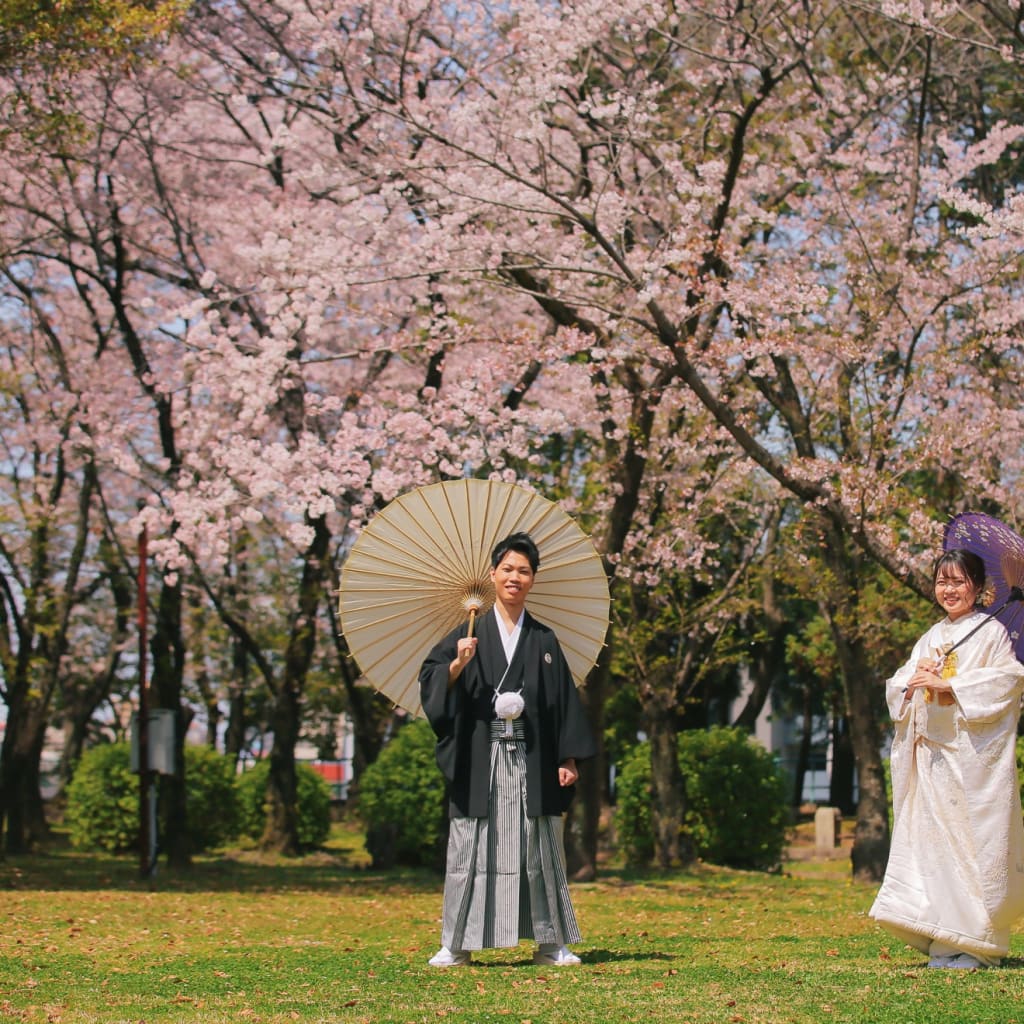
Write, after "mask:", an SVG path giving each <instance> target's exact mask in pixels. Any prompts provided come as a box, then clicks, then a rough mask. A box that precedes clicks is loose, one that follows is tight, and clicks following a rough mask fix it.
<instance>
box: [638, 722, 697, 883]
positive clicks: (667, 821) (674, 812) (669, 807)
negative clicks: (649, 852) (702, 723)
mask: <svg viewBox="0 0 1024 1024" xmlns="http://www.w3.org/2000/svg"><path fill="white" fill-rule="evenodd" d="M651 710H653V711H654V712H655V713H653V714H648V716H647V735H648V738H649V739H650V743H651V824H652V827H653V829H654V856H655V859H656V861H657V864H658V867H659V868H662V869H663V870H667V869H669V868H676V867H681V866H683V865H686V864H689V863H690V862H691V861H692V860H693V847H692V845H691V844H690V842H689V841H688V840H687V839H686V837H685V833H684V826H685V823H686V789H685V783H684V781H683V774H682V772H681V771H680V770H679V733H678V730H677V729H676V726H675V718H674V716H673V715H672V714H670V713H669V714H666V713H664V710H663V709H661V711H660V713H659V709H657V708H654V709H651Z"/></svg>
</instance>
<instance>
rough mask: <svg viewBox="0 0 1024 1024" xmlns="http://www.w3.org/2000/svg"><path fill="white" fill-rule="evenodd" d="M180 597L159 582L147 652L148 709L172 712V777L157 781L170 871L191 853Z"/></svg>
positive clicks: (163, 844)
mask: <svg viewBox="0 0 1024 1024" xmlns="http://www.w3.org/2000/svg"><path fill="white" fill-rule="evenodd" d="M181 613H182V593H181V587H180V586H179V585H177V584H175V585H173V586H172V585H171V584H169V583H167V582H163V583H162V584H161V587H160V597H159V600H158V602H157V614H156V621H155V623H154V629H153V636H152V639H151V641H150V650H151V652H152V655H153V681H152V692H153V696H154V698H155V699H154V700H152V701H151V702H150V705H149V706H150V707H151V708H167V709H169V710H171V711H173V712H174V723H175V727H174V767H175V771H174V774H173V775H165V776H163V777H162V778H161V780H160V804H161V814H160V821H161V823H162V825H163V834H162V835H161V836H160V837H159V838H160V849H161V850H162V851H164V852H165V853H166V855H167V864H168V866H170V867H188V866H189V865H190V864H191V863H192V853H191V849H190V844H189V838H188V808H187V799H186V790H185V731H186V729H187V727H188V724H189V722H190V721H191V719H192V713H191V711H190V710H189V709H187V708H186V707H184V706H183V704H182V700H181V685H182V678H183V675H184V670H185V641H184V638H183V637H182V630H181Z"/></svg>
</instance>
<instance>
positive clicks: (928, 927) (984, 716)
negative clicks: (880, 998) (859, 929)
mask: <svg viewBox="0 0 1024 1024" xmlns="http://www.w3.org/2000/svg"><path fill="white" fill-rule="evenodd" d="M984 619H985V616H984V615H983V613H981V612H972V613H970V614H968V615H964V616H962V617H961V618H959V619H957V620H956V622H951V621H950V620H949V619H948V618H946V619H943V620H942V621H941V622H939V623H937V624H936V625H934V626H932V628H931V629H929V630H928V632H927V633H925V635H924V636H923V637H921V639H920V640H918V642H917V643H916V644H915V646H914V650H913V653H912V654H911V656H910V660H909V661H908V662H907V663H906V664H905V665H904V666H903V667H902V668H900V669H899V671H898V672H896V674H895V675H894V676H893V677H892V678H891V679H889V680H888V681H887V683H886V701H887V703H888V705H889V711H890V713H891V715H892V718H893V722H894V724H895V730H896V732H895V738H894V739H893V744H892V758H891V766H892V795H893V812H894V826H893V836H892V846H891V848H890V852H889V863H888V866H887V867H886V871H885V878H884V880H883V882H882V887H881V889H880V890H879V892H878V896H877V897H876V899H875V902H874V905H873V906H872V908H871V910H870V916H871V917H873V918H875V919H876V920H877V921H878V922H879V923H881V924H882V925H884V926H885V927H886V928H887V929H888V930H889V931H891V932H893V933H894V934H895V935H896V936H898V937H899V938H900V939H902V940H903V941H904V942H906V943H908V944H909V945H911V946H913V947H914V948H916V949H919V950H921V951H922V952H925V953H931V954H932V955H933V956H934V955H936V954H937V953H946V952H949V951H950V950H953V951H958V952H964V953H970V954H971V955H972V956H974V957H976V958H977V959H978V960H980V961H981V962H982V963H986V964H995V963H998V961H999V960H1000V959H1001V958H1002V957H1003V956H1005V955H1006V953H1007V951H1008V949H1009V944H1010V928H1011V926H1012V925H1013V924H1014V922H1015V921H1016V920H1017V918H1019V917H1020V916H1021V915H1022V914H1024V824H1022V821H1021V803H1020V791H1019V788H1018V787H1019V783H1018V780H1017V762H1016V756H1015V755H1016V749H1015V748H1016V739H1017V720H1018V717H1019V714H1020V704H1021V694H1022V691H1024V666H1022V665H1021V663H1020V662H1018V661H1017V659H1016V658H1015V657H1014V654H1013V648H1012V646H1011V644H1010V639H1009V637H1008V635H1007V633H1006V629H1005V627H1004V626H1003V625H1002V624H1001V623H999V622H997V621H996V620H994V619H993V620H990V621H989V622H987V623H986V624H985V625H983V626H982V627H981V628H980V629H979V630H978V632H977V633H975V634H974V636H972V637H970V639H968V640H966V641H965V642H964V645H963V646H962V647H959V648H958V649H957V650H955V651H953V652H952V654H951V655H950V656H949V660H948V662H947V665H946V667H945V670H944V672H943V675H944V677H948V678H950V682H951V685H952V689H953V696H954V702H953V703H952V704H948V705H942V704H940V703H939V700H938V698H937V697H936V698H935V699H934V700H932V701H927V700H926V699H925V692H924V691H921V690H918V691H916V692H915V693H914V694H913V699H912V700H909V701H908V700H906V696H907V695H906V693H905V692H904V690H905V688H906V685H907V683H908V682H909V681H910V678H911V677H912V676H913V674H914V672H915V670H916V666H917V663H918V662H919V661H920V660H921V659H922V658H928V657H932V658H934V657H936V655H937V653H941V652H942V651H944V650H948V649H949V647H950V646H951V645H952V644H954V643H956V642H957V641H958V640H960V639H961V638H962V637H964V636H966V635H967V634H968V633H969V632H970V631H971V630H972V629H974V628H975V627H976V626H978V625H979V623H981V622H983V620H984ZM954 659H955V660H954Z"/></svg>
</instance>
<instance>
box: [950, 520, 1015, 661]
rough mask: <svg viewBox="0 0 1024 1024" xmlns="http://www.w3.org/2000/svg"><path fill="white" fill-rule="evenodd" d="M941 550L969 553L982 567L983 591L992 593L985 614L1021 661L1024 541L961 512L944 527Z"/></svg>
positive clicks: (994, 524) (990, 522)
mask: <svg viewBox="0 0 1024 1024" xmlns="http://www.w3.org/2000/svg"><path fill="white" fill-rule="evenodd" d="M942 547H943V550H945V551H951V550H952V549H953V548H963V549H964V550H966V551H972V552H973V553H974V554H976V555H978V556H979V557H980V558H981V559H982V561H983V562H984V563H985V577H986V579H987V585H986V590H988V589H989V588H992V590H994V596H993V597H992V600H991V601H990V602H989V603H988V604H987V605H986V609H985V610H986V611H987V612H988V614H989V616H990V617H994V618H997V619H998V620H999V621H1000V622H1001V623H1002V624H1003V625H1004V626H1006V631H1007V632H1008V633H1009V634H1010V642H1011V643H1012V644H1013V653H1014V654H1015V655H1016V656H1017V660H1018V661H1024V539H1022V538H1021V537H1020V535H1019V534H1017V533H1015V532H1014V531H1013V530H1011V529H1010V527H1009V526H1007V525H1006V524H1005V523H1003V522H1000V521H999V520H998V519H994V518H993V517H992V516H989V515H985V513H984V512H961V513H960V514H959V515H956V516H954V517H953V518H952V519H951V520H950V521H949V522H948V523H947V524H946V530H945V533H944V535H943V541H942ZM973 632H974V631H973V630H972V633H973ZM968 635H971V634H968ZM964 639H967V638H966V637H964ZM962 642H963V641H961V643H962Z"/></svg>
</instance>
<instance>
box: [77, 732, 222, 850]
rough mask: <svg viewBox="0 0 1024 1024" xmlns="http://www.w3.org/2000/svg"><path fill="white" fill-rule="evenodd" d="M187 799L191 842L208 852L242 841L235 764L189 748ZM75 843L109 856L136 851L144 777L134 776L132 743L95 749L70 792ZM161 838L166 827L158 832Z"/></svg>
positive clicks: (87, 754) (82, 764) (84, 760)
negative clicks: (141, 778) (140, 788)
mask: <svg viewBox="0 0 1024 1024" xmlns="http://www.w3.org/2000/svg"><path fill="white" fill-rule="evenodd" d="M185 794H186V801H187V805H186V807H187V810H186V815H187V822H186V827H187V829H188V842H189V845H190V847H191V849H192V850H194V851H198V850H205V849H208V848H209V847H211V846H218V845H220V844H222V843H225V842H228V841H229V840H231V839H234V838H235V837H236V836H237V835H238V821H237V810H236V809H237V799H236V796H235V781H234V762H233V761H232V760H231V759H230V758H227V757H225V756H224V755H223V754H218V753H217V752H216V751H215V750H211V749H210V748H209V747H201V746H195V745H191V744H189V745H186V747H185ZM67 796H68V809H67V824H68V828H69V831H70V835H71V842H72V844H73V845H75V846H76V847H79V848H82V849H100V850H106V851H107V852H108V853H121V852H124V851H126V850H137V849H138V845H139V843H138V840H139V777H138V775H136V774H135V773H134V772H132V771H131V753H130V749H129V746H128V744H127V743H107V744H104V745H102V746H98V747H91V748H90V749H89V750H87V751H86V752H85V753H84V754H83V755H82V760H81V761H80V762H79V764H78V767H77V768H76V769H75V774H74V777H73V778H72V780H71V783H70V784H69V786H68V793H67ZM159 827H160V830H161V832H163V831H164V830H165V826H164V825H163V824H162V823H161V825H160V826H159Z"/></svg>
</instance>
